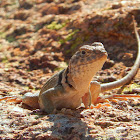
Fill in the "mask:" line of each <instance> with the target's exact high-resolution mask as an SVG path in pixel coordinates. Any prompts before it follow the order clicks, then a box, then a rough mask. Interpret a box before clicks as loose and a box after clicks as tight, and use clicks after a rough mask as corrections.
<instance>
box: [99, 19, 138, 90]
mask: <svg viewBox="0 0 140 140" xmlns="http://www.w3.org/2000/svg"><path fill="white" fill-rule="evenodd" d="M133 24H134V31H135V35H136V38H137V42H138V54H137V58H136V61H135V63H134V66H133V68H132V69H131V71H130V72H129V73H128V74H127V75H126V76H125V77H123V78H122V79H120V80H118V81H114V82H111V83H105V84H101V92H104V91H107V90H111V89H114V88H118V87H120V86H123V85H125V84H126V83H128V82H130V81H131V80H132V78H133V77H134V76H135V75H136V73H137V71H138V69H139V66H140V37H139V34H138V31H137V28H136V22H135V20H134V18H133Z"/></svg>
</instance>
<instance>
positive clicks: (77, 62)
mask: <svg viewBox="0 0 140 140" xmlns="http://www.w3.org/2000/svg"><path fill="white" fill-rule="evenodd" d="M106 59H107V52H106V50H105V48H104V46H103V44H102V43H100V42H94V43H93V44H92V45H84V46H82V47H80V48H79V50H78V51H77V52H76V53H75V54H74V55H73V56H72V57H71V59H70V62H69V72H70V75H71V77H72V81H73V82H74V83H76V82H77V85H78V81H79V82H82V81H87V82H90V80H91V79H92V77H93V76H94V75H95V74H96V72H98V71H99V70H100V69H101V68H102V66H103V64H104V63H105V61H106Z"/></svg>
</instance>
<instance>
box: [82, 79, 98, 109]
mask: <svg viewBox="0 0 140 140" xmlns="http://www.w3.org/2000/svg"><path fill="white" fill-rule="evenodd" d="M100 92H101V86H100V84H99V83H98V82H96V81H91V83H90V86H89V91H88V92H87V93H86V94H85V95H84V96H83V97H82V102H83V103H84V105H85V108H88V106H90V105H91V103H92V104H95V103H96V102H97V98H98V96H99V93H100Z"/></svg>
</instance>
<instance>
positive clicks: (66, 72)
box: [65, 67, 73, 88]
mask: <svg viewBox="0 0 140 140" xmlns="http://www.w3.org/2000/svg"><path fill="white" fill-rule="evenodd" d="M68 73H69V67H67V69H66V71H65V74H66V77H65V78H66V83H67V84H68V85H69V87H70V88H72V87H73V86H72V85H71V84H70V83H69V81H68Z"/></svg>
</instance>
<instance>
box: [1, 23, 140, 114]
mask: <svg viewBox="0 0 140 140" xmlns="http://www.w3.org/2000/svg"><path fill="white" fill-rule="evenodd" d="M134 30H135V34H136V37H137V41H138V55H137V59H136V61H135V64H134V66H133V68H132V70H131V71H130V72H129V74H128V75H126V76H125V77H124V78H122V79H120V80H118V81H115V82H112V83H106V84H99V83H98V82H96V81H91V80H92V77H93V76H94V75H95V74H96V73H97V72H98V71H99V70H100V69H101V68H102V66H103V64H104V63H105V61H106V59H107V52H106V51H105V49H104V46H103V44H102V43H100V42H95V43H93V44H92V45H84V46H82V47H81V48H79V50H78V51H77V52H76V53H75V54H74V55H73V56H72V57H71V59H70V61H69V65H68V67H67V68H66V69H64V70H62V71H60V72H59V73H57V74H55V75H54V76H52V77H51V78H50V79H49V80H48V81H47V82H46V83H45V84H44V86H43V87H42V89H41V91H40V93H36V94H32V93H26V94H25V95H24V96H23V97H22V100H21V101H22V102H23V103H25V104H27V105H29V106H30V107H33V108H41V110H43V111H45V112H47V113H52V112H53V111H54V110H55V109H62V108H70V109H75V108H77V107H79V106H80V104H81V103H82V102H83V103H84V105H85V107H86V108H87V107H88V106H90V105H91V103H92V104H96V103H98V102H100V101H103V100H104V99H106V98H99V100H98V96H99V93H100V92H104V91H107V90H111V89H114V88H117V87H120V86H122V85H124V84H126V83H128V82H129V81H130V80H131V79H132V78H133V77H134V76H135V75H136V73H137V71H138V69H139V65H140V38H139V35H138V32H137V29H136V24H135V23H134ZM118 96H123V97H124V96H126V95H114V96H111V97H107V98H112V97H113V98H114V97H118ZM128 96H134V97H140V96H139V95H128ZM4 98H5V99H6V97H4ZM0 100H3V99H0Z"/></svg>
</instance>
